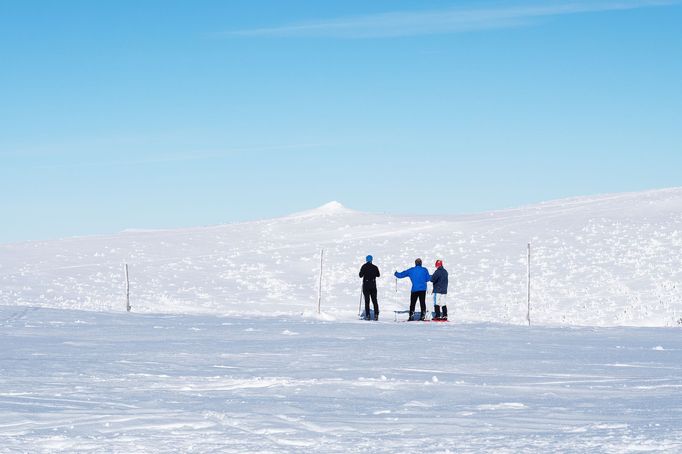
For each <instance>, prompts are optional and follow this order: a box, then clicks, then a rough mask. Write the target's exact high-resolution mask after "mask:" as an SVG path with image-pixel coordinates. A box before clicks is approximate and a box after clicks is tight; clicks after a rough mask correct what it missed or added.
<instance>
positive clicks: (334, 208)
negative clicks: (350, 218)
mask: <svg viewBox="0 0 682 454" xmlns="http://www.w3.org/2000/svg"><path fill="white" fill-rule="evenodd" d="M315 211H318V212H320V213H328V214H333V213H339V212H348V211H350V210H349V209H348V208H346V207H345V206H343V205H342V204H341V203H339V202H337V201H336V200H332V201H331V202H328V203H325V204H324V205H322V206H320V207H318V208H316V209H315Z"/></svg>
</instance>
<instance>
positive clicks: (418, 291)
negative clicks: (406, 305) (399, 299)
mask: <svg viewBox="0 0 682 454" xmlns="http://www.w3.org/2000/svg"><path fill="white" fill-rule="evenodd" d="M395 277H397V278H398V279H402V278H404V277H409V278H410V280H411V281H412V292H411V293H410V318H408V321H412V320H413V319H414V307H415V305H416V304H417V299H418V300H419V306H420V308H421V316H420V317H419V320H424V319H425V317H426V288H427V284H428V282H429V280H430V278H431V276H430V275H429V270H427V269H426V268H424V267H423V266H422V259H417V260H415V261H414V266H413V267H412V268H410V269H408V270H405V271H401V272H400V273H399V272H397V271H396V272H395Z"/></svg>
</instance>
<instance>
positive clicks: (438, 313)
mask: <svg viewBox="0 0 682 454" xmlns="http://www.w3.org/2000/svg"><path fill="white" fill-rule="evenodd" d="M433 309H434V311H435V312H436V315H435V316H434V317H433V319H434V320H438V319H440V306H438V305H437V304H434V306H433ZM443 310H445V306H443Z"/></svg>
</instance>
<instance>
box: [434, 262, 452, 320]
mask: <svg viewBox="0 0 682 454" xmlns="http://www.w3.org/2000/svg"><path fill="white" fill-rule="evenodd" d="M431 283H433V309H434V311H435V312H436V316H435V317H433V319H434V320H436V321H447V320H448V306H447V302H446V300H445V299H446V297H447V294H448V271H447V270H446V269H445V268H443V261H442V260H436V271H435V272H434V273H433V275H432V276H431ZM441 309H442V310H443V312H442V313H441Z"/></svg>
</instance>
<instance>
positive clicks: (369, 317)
mask: <svg viewBox="0 0 682 454" xmlns="http://www.w3.org/2000/svg"><path fill="white" fill-rule="evenodd" d="M365 320H372V317H371V316H370V315H369V312H365Z"/></svg>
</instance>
